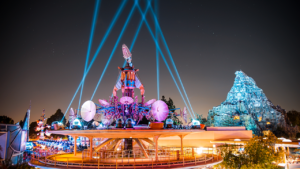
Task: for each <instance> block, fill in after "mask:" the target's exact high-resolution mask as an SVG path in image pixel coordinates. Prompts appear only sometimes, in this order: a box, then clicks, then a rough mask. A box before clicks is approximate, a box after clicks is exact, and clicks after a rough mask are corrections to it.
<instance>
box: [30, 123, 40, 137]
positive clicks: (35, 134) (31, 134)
mask: <svg viewBox="0 0 300 169" xmlns="http://www.w3.org/2000/svg"><path fill="white" fill-rule="evenodd" d="M36 127H37V122H36V121H34V122H32V123H30V125H29V137H30V138H36V137H37V133H38V132H36V131H35V128H36Z"/></svg>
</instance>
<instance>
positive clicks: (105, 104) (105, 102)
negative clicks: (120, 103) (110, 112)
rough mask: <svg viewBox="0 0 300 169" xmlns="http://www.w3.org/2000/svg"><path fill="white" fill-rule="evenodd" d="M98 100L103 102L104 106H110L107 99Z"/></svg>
mask: <svg viewBox="0 0 300 169" xmlns="http://www.w3.org/2000/svg"><path fill="white" fill-rule="evenodd" d="M98 101H99V103H100V104H101V106H103V107H108V106H110V104H109V103H108V102H107V101H106V100H101V99H99V100H98Z"/></svg>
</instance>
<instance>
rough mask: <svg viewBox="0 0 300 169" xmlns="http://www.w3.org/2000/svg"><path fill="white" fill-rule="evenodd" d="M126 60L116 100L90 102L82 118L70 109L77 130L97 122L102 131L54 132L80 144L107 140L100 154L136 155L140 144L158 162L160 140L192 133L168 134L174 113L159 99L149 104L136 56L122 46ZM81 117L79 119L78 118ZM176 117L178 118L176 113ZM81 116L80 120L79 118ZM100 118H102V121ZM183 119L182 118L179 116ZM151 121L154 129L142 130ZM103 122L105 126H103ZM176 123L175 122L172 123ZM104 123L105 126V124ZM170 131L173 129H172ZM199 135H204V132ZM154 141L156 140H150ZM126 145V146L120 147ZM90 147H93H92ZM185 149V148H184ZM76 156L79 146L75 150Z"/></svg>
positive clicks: (145, 128) (117, 86)
mask: <svg viewBox="0 0 300 169" xmlns="http://www.w3.org/2000/svg"><path fill="white" fill-rule="evenodd" d="M122 51H123V57H124V59H125V60H126V61H127V64H126V65H125V67H123V68H120V67H119V70H120V73H119V78H118V81H117V83H116V85H115V86H114V88H113V96H112V97H110V98H109V100H108V101H107V100H103V99H99V100H98V101H99V104H96V103H94V102H92V101H90V100H89V101H86V102H85V103H84V104H83V105H82V108H81V116H79V114H77V112H76V110H75V112H74V111H73V109H72V108H71V109H70V113H69V116H70V118H69V119H70V124H73V125H74V126H72V127H71V128H73V129H83V128H85V126H83V125H81V124H79V123H78V122H79V121H82V120H84V121H86V122H91V121H92V120H94V121H93V127H94V129H98V130H89V129H90V128H86V129H85V130H69V131H66V130H64V131H51V132H52V133H55V134H63V135H70V136H73V137H74V140H77V137H88V138H89V140H91V141H92V140H93V138H96V137H98V138H103V141H102V142H101V143H100V144H99V145H97V146H96V147H94V151H96V152H99V151H102V149H103V148H104V149H105V150H110V151H117V150H118V149H120V147H121V150H122V151H129V152H130V151H132V150H133V145H134V144H137V145H138V146H139V148H140V149H141V150H142V152H143V154H144V157H145V158H148V157H149V155H148V153H149V152H148V151H147V150H146V146H145V143H146V144H149V145H152V146H153V147H155V152H156V155H155V157H156V159H157V158H158V155H157V151H158V148H159V146H158V145H157V140H158V138H159V137H168V136H180V138H181V139H182V138H183V137H184V136H185V135H187V134H189V133H191V132H192V131H191V130H173V131H171V130H166V129H163V128H164V123H163V122H162V121H164V120H166V119H167V117H168V115H169V113H172V112H170V110H169V109H168V105H167V104H166V103H165V102H163V101H161V100H156V99H151V100H149V101H147V102H145V96H144V94H145V89H144V86H143V84H142V83H141V80H140V78H139V76H138V71H139V69H135V68H134V66H133V64H132V63H131V61H132V54H131V53H130V51H129V49H128V48H127V46H126V45H125V44H123V45H122ZM134 88H138V89H140V92H141V93H140V94H141V102H138V96H135V93H134ZM120 89H121V91H122V97H121V98H120V99H119V98H118V97H117V91H118V90H120ZM76 114H77V115H76ZM173 115H177V114H176V113H174V114H173ZM76 116H77V118H76ZM100 116H101V117H102V118H100ZM177 116H179V115H177ZM180 116H181V117H183V118H184V120H185V121H186V120H187V112H186V108H184V109H183V111H180ZM144 117H145V118H146V119H147V120H149V121H150V123H151V124H150V125H149V126H150V129H149V128H148V126H138V124H139V122H140V121H141V120H142V118H144ZM100 119H101V122H100ZM169 120H170V121H172V120H171V119H169ZM114 121H116V127H110V125H111V123H112V122H114ZM101 123H102V124H101ZM167 128H172V125H168V127H167ZM197 132H201V131H200V130H199V131H197ZM149 138H153V140H151V139H149ZM122 143H123V146H120V144H122ZM90 145H93V144H92V143H90ZM181 149H182V147H181ZM74 154H76V146H75V149H74ZM92 154H93V149H90V157H92Z"/></svg>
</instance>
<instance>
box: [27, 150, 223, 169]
mask: <svg viewBox="0 0 300 169" xmlns="http://www.w3.org/2000/svg"><path fill="white" fill-rule="evenodd" d="M146 152H149V154H148V155H149V158H145V157H144V155H143V153H142V152H141V150H134V151H116V152H114V151H101V152H93V158H92V159H90V157H89V152H88V151H86V150H85V151H83V152H82V154H83V155H82V157H81V158H80V157H59V160H57V159H56V157H57V156H56V155H50V154H49V153H48V154H47V153H44V154H42V155H41V156H35V157H32V160H33V161H32V162H34V161H38V162H40V163H43V164H45V165H52V166H64V167H69V166H70V167H97V166H98V168H99V167H101V168H102V167H105V168H117V167H118V166H119V167H122V168H133V167H134V168H146V167H148V168H149V167H151V166H152V167H156V166H158V167H170V166H185V165H197V164H198V165H200V164H206V163H208V162H214V161H215V162H217V161H219V159H220V156H219V155H214V154H203V153H202V154H196V153H194V154H193V153H192V151H188V150H185V152H184V154H183V155H181V154H180V153H179V152H180V151H178V150H176V151H170V150H161V151H159V152H158V161H156V160H155V150H153V149H150V150H149V149H147V150H146ZM153 152H154V153H153ZM66 154H68V153H66ZM43 155H44V156H43ZM71 158H72V160H71V161H70V159H71ZM74 158H76V162H74V161H75V160H74Z"/></svg>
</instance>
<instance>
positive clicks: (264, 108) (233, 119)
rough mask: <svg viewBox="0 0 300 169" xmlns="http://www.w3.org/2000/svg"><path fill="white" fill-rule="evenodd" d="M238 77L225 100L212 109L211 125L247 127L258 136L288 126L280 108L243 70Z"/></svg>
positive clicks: (209, 124) (237, 73) (209, 119)
mask: <svg viewBox="0 0 300 169" xmlns="http://www.w3.org/2000/svg"><path fill="white" fill-rule="evenodd" d="M235 75H236V77H235V79H234V83H233V86H232V88H231V89H230V91H229V92H228V94H227V98H226V100H225V101H224V102H222V103H221V104H220V105H219V106H217V107H213V108H212V109H211V110H209V112H208V116H207V125H208V126H215V127H225V126H245V127H246V129H247V130H252V131H253V133H254V134H259V133H260V132H262V131H264V130H271V131H274V130H276V128H277V127H278V125H283V124H285V118H284V114H283V113H282V111H279V110H278V108H280V107H279V106H277V107H275V106H274V105H273V104H272V102H271V101H270V100H268V98H267V97H266V95H265V94H264V92H263V90H262V89H260V88H259V87H258V86H257V85H256V83H255V81H254V80H253V79H252V78H251V77H249V76H247V75H246V74H245V73H244V72H242V71H237V72H235ZM280 109H281V108H280ZM281 110H282V109H281Z"/></svg>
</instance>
